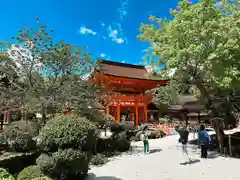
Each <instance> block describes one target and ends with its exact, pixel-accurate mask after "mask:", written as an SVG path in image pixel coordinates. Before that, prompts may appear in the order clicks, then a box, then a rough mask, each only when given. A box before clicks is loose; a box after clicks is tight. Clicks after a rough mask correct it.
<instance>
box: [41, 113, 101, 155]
mask: <svg viewBox="0 0 240 180" xmlns="http://www.w3.org/2000/svg"><path fill="white" fill-rule="evenodd" d="M97 136H98V131H97V127H96V125H95V124H94V123H93V122H91V121H89V120H87V119H86V118H84V117H77V116H56V117H55V118H53V119H51V120H49V121H48V122H47V123H46V125H45V126H44V127H43V128H42V129H41V130H40V133H39V136H38V139H39V142H38V146H39V147H40V148H41V149H43V150H44V151H57V149H59V148H62V149H64V148H73V149H79V150H83V151H92V150H93V149H94V146H95V144H96V142H97Z"/></svg>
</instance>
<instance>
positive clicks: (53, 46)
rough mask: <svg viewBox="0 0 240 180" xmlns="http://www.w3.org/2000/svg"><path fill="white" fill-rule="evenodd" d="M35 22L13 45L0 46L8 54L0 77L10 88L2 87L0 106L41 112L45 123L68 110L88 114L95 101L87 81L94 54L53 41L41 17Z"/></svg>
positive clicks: (76, 46)
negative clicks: (71, 109)
mask: <svg viewBox="0 0 240 180" xmlns="http://www.w3.org/2000/svg"><path fill="white" fill-rule="evenodd" d="M36 21H37V23H36V26H35V28H32V27H29V26H28V27H22V28H20V29H19V33H18V35H17V36H16V37H13V39H14V41H15V42H14V45H9V44H10V43H9V44H7V45H6V43H0V48H2V47H5V48H7V50H8V53H7V56H6V58H2V59H1V64H4V66H0V75H1V77H5V78H6V79H7V80H8V82H9V84H10V85H9V86H2V85H1V86H0V97H1V98H0V104H1V103H5V102H8V103H10V102H11V104H8V105H9V106H10V105H16V104H19V105H20V106H21V107H23V108H24V111H25V112H26V113H28V112H33V113H36V112H41V113H42V114H43V116H42V120H43V121H45V120H46V114H48V113H56V112H59V111H61V112H62V111H63V110H65V109H66V108H73V109H74V110H75V111H77V112H82V111H85V110H87V109H88V108H87V107H88V106H89V105H92V104H93V103H94V102H95V100H96V92H95V90H96V88H95V86H94V85H92V84H91V83H90V82H86V81H85V79H86V78H87V76H88V75H89V74H90V73H91V72H92V70H93V68H94V67H95V65H96V63H95V62H94V61H93V60H92V58H91V54H90V53H88V52H87V49H86V48H85V47H81V46H80V45H72V44H69V43H66V42H63V41H60V42H57V41H55V40H53V38H52V34H53V30H51V29H49V28H47V27H46V25H44V24H42V23H40V20H39V18H38V17H37V18H36ZM16 52H17V53H16ZM0 57H1V56H0ZM16 62H18V64H16ZM1 84H3V83H1ZM70 102H71V103H70Z"/></svg>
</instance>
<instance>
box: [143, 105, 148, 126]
mask: <svg viewBox="0 0 240 180" xmlns="http://www.w3.org/2000/svg"><path fill="white" fill-rule="evenodd" d="M145 122H148V112H147V104H145V103H144V123H145Z"/></svg>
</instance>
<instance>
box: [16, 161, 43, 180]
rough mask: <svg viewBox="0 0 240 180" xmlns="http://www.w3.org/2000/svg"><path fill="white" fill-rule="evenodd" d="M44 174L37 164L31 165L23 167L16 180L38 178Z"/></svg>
mask: <svg viewBox="0 0 240 180" xmlns="http://www.w3.org/2000/svg"><path fill="white" fill-rule="evenodd" d="M41 176H44V174H43V173H42V172H41V170H40V168H39V166H37V165H32V166H28V167H26V168H24V169H23V170H22V171H21V172H20V173H19V174H18V177H17V180H32V179H33V178H38V177H41Z"/></svg>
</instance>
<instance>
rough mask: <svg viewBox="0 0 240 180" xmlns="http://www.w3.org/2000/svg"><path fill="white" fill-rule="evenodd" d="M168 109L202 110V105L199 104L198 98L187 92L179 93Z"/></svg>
mask: <svg viewBox="0 0 240 180" xmlns="http://www.w3.org/2000/svg"><path fill="white" fill-rule="evenodd" d="M169 109H170V110H176V111H179V110H184V109H185V110H189V111H196V110H204V106H203V105H202V104H200V102H199V101H198V99H197V98H196V97H195V96H193V95H189V94H181V95H179V96H178V101H177V103H176V104H174V105H171V106H170V108H169Z"/></svg>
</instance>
